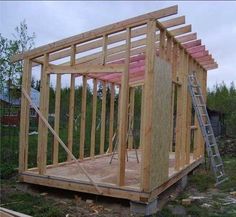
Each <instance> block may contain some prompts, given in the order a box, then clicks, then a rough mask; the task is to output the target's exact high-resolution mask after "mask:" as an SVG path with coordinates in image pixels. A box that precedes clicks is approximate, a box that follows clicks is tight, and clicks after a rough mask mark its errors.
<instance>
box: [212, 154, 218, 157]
mask: <svg viewBox="0 0 236 217" xmlns="http://www.w3.org/2000/svg"><path fill="white" fill-rule="evenodd" d="M219 156H220V155H219V154H213V155H212V157H219Z"/></svg>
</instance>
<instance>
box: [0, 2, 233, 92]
mask: <svg viewBox="0 0 236 217" xmlns="http://www.w3.org/2000/svg"><path fill="white" fill-rule="evenodd" d="M176 4H177V5H178V15H179V16H182V15H185V16H186V24H192V31H193V32H197V36H198V38H200V39H202V43H203V44H205V45H206V48H207V49H208V50H209V51H210V53H211V54H212V55H213V57H214V59H215V60H216V61H217V63H218V65H219V68H218V69H215V70H210V71H209V72H208V79H207V84H208V87H209V88H212V87H213V86H214V85H215V84H216V83H220V82H222V81H224V82H225V83H226V84H227V85H229V84H230V83H231V82H232V81H234V83H235V84H236V52H235V51H236V19H235V14H236V1H235V2H232V1H226V2H225V1H224V2H223V1H222V2H220V1H215V2H213V1H209V2H206V1H193V2H192V1H188V2H187V1H137V2H135V1H116V2H115V1H97V2H96V1H89V2H88V1H82V2H77V1H72V2H69V1H66V2H64V1H58V2H56V1H32V2H30V1H22V2H20V1H15V2H14V1H1V2H0V33H1V34H2V35H3V36H4V37H7V38H12V33H14V29H15V27H16V26H18V25H19V24H20V22H21V21H23V20H24V19H25V20H26V23H27V25H28V31H29V32H30V33H32V32H35V34H36V39H35V46H36V47H37V46H41V45H44V44H48V43H51V42H54V41H57V40H60V39H63V38H66V37H69V36H72V35H76V34H79V33H82V32H85V31H88V30H91V29H94V28H97V27H100V26H103V25H107V24H111V23H113V22H118V21H121V20H124V19H127V18H131V17H134V16H138V15H141V14H144V13H148V12H151V11H155V10H159V9H162V8H165V7H169V6H172V5H176Z"/></svg>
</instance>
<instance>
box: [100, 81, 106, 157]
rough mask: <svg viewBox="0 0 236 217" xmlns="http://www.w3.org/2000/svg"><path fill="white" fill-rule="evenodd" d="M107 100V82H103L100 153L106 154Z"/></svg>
mask: <svg viewBox="0 0 236 217" xmlns="http://www.w3.org/2000/svg"><path fill="white" fill-rule="evenodd" d="M106 101H107V84H106V82H102V111H101V134H100V154H104V144H105V134H106V131H105V130H106Z"/></svg>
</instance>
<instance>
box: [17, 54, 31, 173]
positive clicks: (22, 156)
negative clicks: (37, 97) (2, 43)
mask: <svg viewBox="0 0 236 217" xmlns="http://www.w3.org/2000/svg"><path fill="white" fill-rule="evenodd" d="M31 69H32V62H31V60H30V59H28V58H27V59H24V69H23V75H22V88H24V89H25V90H26V92H27V93H28V94H29V95H30V88H31ZM29 110H30V105H29V102H28V100H27V99H26V98H25V96H24V94H23V92H22V94H21V114H20V138H19V139H20V144H19V145H20V149H19V173H22V172H24V171H25V170H27V168H28V131H29Z"/></svg>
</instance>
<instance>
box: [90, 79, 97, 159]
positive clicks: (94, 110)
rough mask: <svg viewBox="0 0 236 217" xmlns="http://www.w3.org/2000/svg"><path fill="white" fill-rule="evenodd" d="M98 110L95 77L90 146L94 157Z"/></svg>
mask: <svg viewBox="0 0 236 217" xmlns="http://www.w3.org/2000/svg"><path fill="white" fill-rule="evenodd" d="M96 112H97V79H93V113H92V128H91V148H90V157H92V158H94V153H95V141H96V140H95V138H96Z"/></svg>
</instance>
